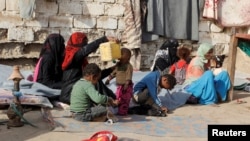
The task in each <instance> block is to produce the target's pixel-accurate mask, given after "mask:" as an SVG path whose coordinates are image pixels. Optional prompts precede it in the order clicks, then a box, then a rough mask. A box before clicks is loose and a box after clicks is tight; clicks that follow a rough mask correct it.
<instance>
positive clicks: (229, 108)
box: [0, 91, 250, 141]
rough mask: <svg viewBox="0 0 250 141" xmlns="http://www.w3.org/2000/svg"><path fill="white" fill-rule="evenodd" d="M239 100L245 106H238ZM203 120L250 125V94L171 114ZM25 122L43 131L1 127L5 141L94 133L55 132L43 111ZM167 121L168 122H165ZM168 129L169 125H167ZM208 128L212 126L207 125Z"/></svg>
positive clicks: (178, 140)
mask: <svg viewBox="0 0 250 141" xmlns="http://www.w3.org/2000/svg"><path fill="white" fill-rule="evenodd" d="M237 99H239V100H242V101H244V102H245V103H241V104H239V103H237ZM5 112H6V109H2V110H1V113H0V121H4V120H8V118H7V116H6V113H5ZM196 115H197V116H200V117H206V118H209V120H210V121H212V122H213V123H215V124H250V93H249V92H244V91H234V100H233V101H231V102H226V103H221V104H218V105H213V106H212V105H206V106H204V105H184V106H183V107H180V108H178V109H176V110H174V111H173V112H172V113H171V114H168V116H167V117H166V118H168V117H171V116H184V117H187V118H188V117H189V116H196ZM24 116H25V118H26V119H28V120H29V121H30V122H32V123H34V124H36V125H37V126H38V127H39V128H34V127H31V126H29V125H24V126H23V127H16V128H11V129H7V126H6V124H2V125H0V140H1V141H69V140H70V141H80V140H83V139H87V138H89V137H90V136H91V135H92V134H93V133H90V132H81V133H68V132H52V131H51V128H50V126H49V124H48V123H47V122H45V121H44V120H43V118H42V116H41V114H40V111H39V110H32V111H30V112H28V113H25V114H24ZM163 120H164V119H163ZM165 124H166V128H167V127H168V123H167V122H166V123H165ZM205 124H208V123H205ZM113 133H114V134H115V135H117V136H118V137H119V140H120V141H122V140H123V141H138V140H139V141H152V140H157V141H166V140H175V141H183V140H185V141H205V140H207V138H200V137H194V138H186V137H171V136H166V137H156V136H148V135H141V134H135V133H120V132H113Z"/></svg>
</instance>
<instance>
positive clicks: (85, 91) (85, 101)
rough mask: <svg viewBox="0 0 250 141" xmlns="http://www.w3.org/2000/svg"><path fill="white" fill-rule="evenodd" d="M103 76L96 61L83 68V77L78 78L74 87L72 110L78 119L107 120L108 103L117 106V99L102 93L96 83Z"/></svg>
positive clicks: (71, 102) (71, 100)
mask: <svg viewBox="0 0 250 141" xmlns="http://www.w3.org/2000/svg"><path fill="white" fill-rule="evenodd" d="M100 77H101V69H100V68H99V67H98V66H97V65H96V64H94V63H90V64H88V65H87V66H86V67H85V68H84V69H83V78H81V79H80V80H78V81H77V82H76V83H75V84H74V86H73V89H72V92H71V98H70V111H71V112H72V117H73V118H74V119H76V120H78V121H84V122H86V121H106V120H107V113H108V111H107V105H111V106H115V105H116V104H117V101H116V100H113V99H112V98H111V97H108V96H106V95H103V94H100V93H99V92H98V91H97V90H96V89H95V84H96V83H97V82H98V80H99V79H100Z"/></svg>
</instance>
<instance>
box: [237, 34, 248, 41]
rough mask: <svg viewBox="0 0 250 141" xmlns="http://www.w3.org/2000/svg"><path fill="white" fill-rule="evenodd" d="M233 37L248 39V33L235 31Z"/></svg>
mask: <svg viewBox="0 0 250 141" xmlns="http://www.w3.org/2000/svg"><path fill="white" fill-rule="evenodd" d="M235 37H237V38H241V39H247V40H250V34H243V33H236V34H235Z"/></svg>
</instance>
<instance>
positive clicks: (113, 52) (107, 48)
mask: <svg viewBox="0 0 250 141" xmlns="http://www.w3.org/2000/svg"><path fill="white" fill-rule="evenodd" d="M99 49H100V55H101V61H113V60H115V59H119V58H121V47H120V45H119V44H117V43H115V42H106V43H102V44H100V47H99Z"/></svg>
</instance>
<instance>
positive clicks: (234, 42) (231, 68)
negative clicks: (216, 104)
mask: <svg viewBox="0 0 250 141" xmlns="http://www.w3.org/2000/svg"><path fill="white" fill-rule="evenodd" d="M237 46H238V38H237V37H236V34H233V35H232V36H231V40H230V46H229V54H228V66H227V71H228V74H229V77H230V80H231V84H232V86H231V88H230V90H229V92H228V96H227V98H228V100H229V101H232V100H233V84H234V75H235V63H236V54H237Z"/></svg>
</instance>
